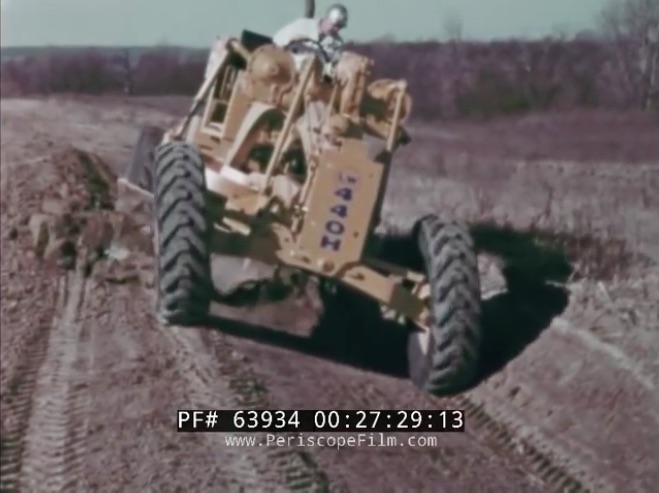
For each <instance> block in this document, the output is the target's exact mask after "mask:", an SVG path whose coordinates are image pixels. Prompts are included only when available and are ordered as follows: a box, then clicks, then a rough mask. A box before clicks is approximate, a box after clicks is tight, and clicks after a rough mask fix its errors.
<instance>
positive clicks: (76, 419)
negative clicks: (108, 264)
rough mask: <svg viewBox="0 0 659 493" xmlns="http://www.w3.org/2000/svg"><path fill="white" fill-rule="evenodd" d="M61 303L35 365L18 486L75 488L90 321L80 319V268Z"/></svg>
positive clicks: (83, 285)
mask: <svg viewBox="0 0 659 493" xmlns="http://www.w3.org/2000/svg"><path fill="white" fill-rule="evenodd" d="M64 284H65V300H66V301H65V304H64V307H63V309H62V310H58V312H57V314H56V316H55V320H54V321H53V326H52V328H51V331H50V338H49V343H48V352H47V354H46V358H45V360H44V362H43V365H42V366H41V368H40V370H39V375H38V377H37V381H36V385H35V391H34V394H33V398H34V404H33V410H32V414H31V416H30V419H29V423H28V426H27V429H26V430H25V450H24V455H23V465H22V474H21V479H22V481H21V483H22V484H21V486H22V488H21V489H24V490H26V491H43V492H56V491H76V490H79V489H80V486H81V485H80V483H79V481H80V480H81V479H82V475H83V469H82V459H83V457H84V455H85V443H86V442H85V439H86V429H85V420H86V409H87V404H88V397H87V391H86V385H85V381H84V378H85V374H86V359H87V357H88V356H87V354H86V353H87V348H86V347H85V342H86V340H88V339H89V332H88V330H89V326H88V325H86V324H81V323H80V317H81V315H82V313H81V311H83V307H84V302H85V294H86V293H85V290H86V282H85V279H84V277H83V276H82V274H81V273H80V272H76V273H71V274H68V275H67V276H66V278H65V280H64Z"/></svg>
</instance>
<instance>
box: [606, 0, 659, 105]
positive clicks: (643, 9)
mask: <svg viewBox="0 0 659 493" xmlns="http://www.w3.org/2000/svg"><path fill="white" fill-rule="evenodd" d="M601 23H602V28H603V31H604V34H605V36H606V37H607V38H608V41H609V42H610V45H611V48H612V55H613V60H612V61H613V64H614V66H615V69H616V75H617V78H618V81H619V84H620V85H621V88H622V90H623V92H624V94H625V96H626V97H627V99H628V100H629V101H630V102H631V103H632V104H634V105H635V106H638V107H641V108H643V109H646V110H649V109H651V108H652V107H653V106H654V105H655V104H656V103H657V101H656V100H657V92H658V91H659V76H658V74H657V71H658V70H659V0H612V1H611V3H609V4H608V5H607V6H606V7H605V8H604V10H603V11H602V15H601Z"/></svg>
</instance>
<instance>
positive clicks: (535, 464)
mask: <svg viewBox="0 0 659 493" xmlns="http://www.w3.org/2000/svg"><path fill="white" fill-rule="evenodd" d="M234 320H235V323H234V322H233V321H234ZM218 323H219V320H218ZM225 323H227V324H229V325H233V326H234V328H229V329H228V332H229V333H234V332H237V331H238V330H239V329H238V327H239V326H240V325H241V322H240V318H239V317H236V318H234V316H231V317H230V319H229V320H228V321H226V322H225ZM217 327H218V329H219V330H220V332H222V330H223V329H222V327H221V324H220V325H218V326H217ZM261 330H265V329H261ZM275 330H277V329H275ZM337 330H339V329H337ZM244 331H245V333H246V336H247V337H249V335H248V334H249V332H250V327H249V326H246V327H245V329H244ZM210 333H212V331H211V332H210ZM224 337H226V339H228V340H230V341H231V342H232V343H233V344H235V345H236V347H238V348H240V349H239V350H240V351H242V352H244V353H245V354H248V355H249V357H248V358H245V359H246V360H247V365H249V366H253V367H254V368H255V371H256V372H257V374H258V375H261V376H262V377H261V378H260V380H262V381H264V382H266V383H267V385H268V388H270V389H272V391H273V392H274V394H273V395H274V397H275V399H274V400H275V405H274V406H272V407H285V408H302V407H307V408H311V407H313V408H330V407H331V408H335V409H354V408H360V409H394V408H395V409H437V408H442V409H464V410H465V411H466V415H467V421H466V426H467V430H466V433H465V434H424V436H436V437H437V440H438V443H437V446H435V447H431V448H419V447H416V448H411V449H410V448H407V447H403V448H400V449H399V448H394V449H393V450H391V451H390V452H389V453H387V452H385V450H386V449H382V450H379V449H377V448H376V449H370V450H369V448H368V447H362V449H361V450H360V447H349V448H347V449H343V450H341V451H340V452H335V451H332V450H327V449H321V450H318V451H316V452H314V454H315V455H316V454H318V455H317V460H318V463H319V465H320V466H321V467H324V468H325V470H326V471H327V473H328V474H330V477H332V479H333V480H335V481H336V482H337V484H343V485H344V487H345V488H346V490H347V491H352V490H353V488H354V491H361V488H363V487H365V485H366V483H364V481H363V479H362V478H361V477H359V474H360V473H361V474H364V475H367V476H369V477H371V480H372V481H371V485H372V486H373V487H374V488H375V487H377V488H384V489H385V490H386V491H393V490H387V488H388V487H391V486H392V485H393V484H400V483H398V481H399V479H397V478H396V474H395V471H401V470H409V471H415V472H414V474H413V475H412V476H411V477H409V478H408V480H407V481H406V484H407V486H408V487H409V488H410V489H414V490H415V491H435V492H440V491H441V492H447V493H448V492H453V491H456V492H457V491H464V490H465V488H466V490H471V491H476V490H478V488H485V489H483V491H496V490H497V488H503V487H505V488H506V490H507V491H511V492H512V491H525V492H527V493H528V492H530V491H543V492H545V491H546V492H550V491H553V492H574V493H581V492H588V491H603V492H604V491H607V490H606V489H605V488H603V487H602V486H601V484H599V481H598V480H597V478H593V477H591V476H589V475H588V474H586V473H585V472H584V471H582V470H580V467H579V463H578V462H567V463H565V462H563V461H562V460H561V459H563V458H564V457H565V456H562V457H561V456H557V454H556V453H555V452H556V451H555V450H553V449H551V448H549V447H544V446H543V444H542V443H540V444H538V442H537V441H536V440H532V439H531V438H537V437H527V436H526V435H525V434H524V433H521V431H523V429H522V428H523V423H524V422H523V421H520V422H516V421H514V420H513V421H512V422H511V420H510V419H506V417H505V416H500V415H493V414H492V413H491V412H488V411H487V410H486V409H484V407H483V406H482V405H480V404H479V403H478V402H477V401H476V400H475V399H474V398H473V397H472V396H471V395H470V392H467V393H464V394H461V395H458V396H454V397H445V398H441V399H437V398H433V397H430V396H427V395H425V394H423V393H421V392H419V391H417V390H416V389H415V388H413V387H412V386H411V384H408V383H407V382H406V381H398V380H396V379H393V380H392V379H391V378H389V377H387V376H384V375H378V374H377V373H370V372H365V373H364V372H363V371H361V370H359V369H355V368H350V367H343V365H342V364H341V363H339V364H338V365H336V363H334V362H330V361H324V360H323V359H321V360H318V359H316V358H314V357H313V355H312V354H307V355H301V356H297V355H296V356H293V354H294V353H291V354H290V355H289V356H286V352H287V351H286V352H284V353H282V352H281V349H278V348H273V347H269V346H267V345H265V346H264V345H262V344H261V343H258V342H254V341H247V340H245V339H238V340H236V342H234V338H233V336H231V335H225V336H224ZM293 351H294V352H295V350H293ZM234 359H235V358H234ZM244 364H245V363H244ZM289 375H291V376H289ZM293 375H304V377H300V378H299V379H296V378H294V376H293ZM402 436H403V435H401V437H402ZM373 450H375V451H378V452H380V454H381V455H379V456H377V452H376V453H374V452H373ZM456 450H459V451H460V452H456ZM339 454H341V456H340V457H339ZM568 457H569V456H568ZM376 459H377V464H378V465H377V466H374V465H373V464H374V461H375V460H376ZM337 462H339V463H345V464H344V467H341V468H340V469H342V470H340V469H335V468H336V463H337ZM355 464H357V465H355ZM466 468H467V469H469V470H474V469H478V470H479V471H480V473H479V474H480V475H482V476H483V479H479V478H477V477H473V476H472V475H470V474H467V475H466V476H465V474H464V471H465V470H466ZM378 469H380V473H379V477H377V478H374V477H372V475H373V474H375V473H376V472H375V471H376V470H378ZM430 471H433V472H432V473H431V474H432V476H433V477H434V478H435V479H434V480H431V479H430V477H428V476H427V475H428V474H429V473H430ZM440 471H441V472H440ZM485 478H487V479H485ZM434 481H439V482H441V483H442V484H441V486H438V485H437V483H435V485H432V484H433V482H434ZM485 484H487V485H488V486H487V487H485ZM431 485H432V486H431ZM433 488H434V489H433ZM488 488H489V489H488Z"/></svg>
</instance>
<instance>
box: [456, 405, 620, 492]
mask: <svg viewBox="0 0 659 493" xmlns="http://www.w3.org/2000/svg"><path fill="white" fill-rule="evenodd" d="M450 401H452V402H453V403H454V404H452V405H451V407H455V408H456V409H464V410H465V414H466V417H467V418H468V419H469V420H470V421H469V432H470V434H473V435H474V436H475V437H476V438H477V439H479V440H485V441H486V442H487V443H488V444H489V446H490V447H492V448H494V449H498V450H499V451H500V452H505V453H508V454H510V456H511V457H516V458H517V459H518V460H519V461H520V463H521V465H522V466H523V467H524V468H525V469H526V470H527V471H529V472H530V473H531V474H533V475H534V476H535V477H537V478H538V479H540V480H542V481H543V482H544V483H545V485H546V486H547V488H550V489H551V491H556V492H569V493H587V492H590V491H601V492H606V491H609V490H608V489H607V488H606V487H605V486H604V485H602V484H601V483H599V482H597V481H596V480H595V479H594V478H590V477H587V476H585V475H584V473H582V472H581V471H578V470H573V467H571V465H569V464H567V465H564V464H559V463H558V461H557V459H555V458H553V457H552V452H551V451H543V450H542V448H545V447H541V448H539V447H537V446H536V445H534V444H533V442H532V441H531V440H529V439H524V438H523V437H521V436H520V435H519V434H518V433H515V431H514V430H515V429H516V428H519V424H517V426H514V425H513V423H511V420H509V419H505V418H504V417H503V416H497V417H495V416H494V415H492V414H490V413H488V412H487V411H485V409H484V408H483V406H482V405H480V404H477V403H476V402H475V401H473V400H472V399H471V398H469V397H468V396H466V395H461V396H457V397H454V398H451V399H450ZM541 443H542V442H541Z"/></svg>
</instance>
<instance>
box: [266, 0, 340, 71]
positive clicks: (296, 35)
mask: <svg viewBox="0 0 659 493" xmlns="http://www.w3.org/2000/svg"><path fill="white" fill-rule="evenodd" d="M347 25H348V9H347V8H346V7H345V6H344V5H342V4H340V3H335V4H333V5H331V6H330V7H329V8H328V9H327V11H326V12H325V15H324V16H323V17H321V18H320V19H315V18H312V19H309V18H306V17H303V18H301V19H296V20H294V21H293V22H291V23H290V24H288V25H286V26H284V27H283V28H281V29H280V30H279V31H278V32H277V33H276V34H275V35H274V36H273V42H274V44H276V45H278V46H281V47H282V48H285V49H290V51H291V52H292V53H293V58H294V59H295V66H296V67H297V69H298V70H300V68H302V64H303V62H304V61H305V60H306V59H307V58H308V57H309V56H310V54H312V53H315V52H318V51H319V49H318V46H316V45H315V44H314V43H311V42H307V43H304V40H308V39H311V40H313V41H316V42H317V43H319V44H320V46H321V47H322V49H323V51H324V52H325V54H326V55H327V57H328V58H329V60H326V59H324V57H323V55H322V54H321V59H323V61H324V62H325V70H326V71H329V70H331V66H332V65H334V64H335V63H336V62H337V61H338V59H339V57H340V56H341V52H342V51H343V46H344V41H343V38H341V36H340V35H339V32H340V31H341V30H342V29H344V28H345V27H346V26H347ZM296 41H299V42H298V43H296ZM293 43H295V45H296V46H293V47H291V44H293ZM328 75H329V74H328Z"/></svg>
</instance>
